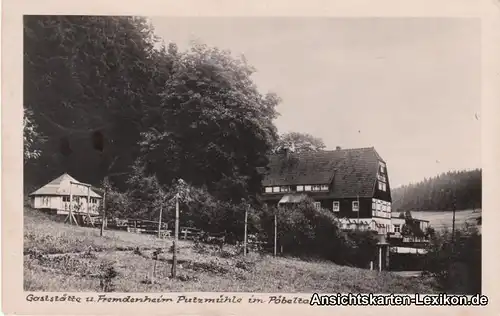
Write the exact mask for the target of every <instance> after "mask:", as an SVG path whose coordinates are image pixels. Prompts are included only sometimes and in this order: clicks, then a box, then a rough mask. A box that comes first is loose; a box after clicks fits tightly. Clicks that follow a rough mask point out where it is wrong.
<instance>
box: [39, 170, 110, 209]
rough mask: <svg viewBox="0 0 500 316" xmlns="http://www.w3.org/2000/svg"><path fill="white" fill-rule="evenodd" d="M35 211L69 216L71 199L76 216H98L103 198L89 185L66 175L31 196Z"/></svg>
mask: <svg viewBox="0 0 500 316" xmlns="http://www.w3.org/2000/svg"><path fill="white" fill-rule="evenodd" d="M29 196H30V200H31V206H32V207H33V208H34V209H39V210H43V211H49V212H51V213H56V214H68V213H69V210H70V199H71V197H72V198H73V201H72V211H73V212H74V213H76V214H78V213H82V214H90V215H98V214H99V207H100V205H101V203H102V197H101V196H100V195H99V194H97V193H95V192H94V191H93V190H92V189H91V187H90V186H89V185H88V184H85V183H82V182H80V181H77V180H76V179H75V178H73V177H71V176H70V175H69V174H67V173H65V174H63V175H61V176H59V177H58V178H56V179H54V180H52V181H51V182H49V183H47V184H46V185H44V186H43V187H41V188H39V189H38V190H36V191H35V192H33V193H31V194H30V195H29Z"/></svg>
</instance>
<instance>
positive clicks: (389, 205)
mask: <svg viewBox="0 0 500 316" xmlns="http://www.w3.org/2000/svg"><path fill="white" fill-rule="evenodd" d="M387 212H388V213H391V212H392V210H391V203H387Z"/></svg>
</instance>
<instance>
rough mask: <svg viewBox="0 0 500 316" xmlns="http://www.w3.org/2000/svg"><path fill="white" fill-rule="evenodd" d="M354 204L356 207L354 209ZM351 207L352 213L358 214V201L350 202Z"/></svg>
mask: <svg viewBox="0 0 500 316" xmlns="http://www.w3.org/2000/svg"><path fill="white" fill-rule="evenodd" d="M355 204H356V205H357V207H356V208H355V207H354V205H355ZM351 206H352V211H353V212H356V213H357V212H359V201H352V204H351Z"/></svg>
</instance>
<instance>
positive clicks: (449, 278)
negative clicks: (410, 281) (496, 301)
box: [424, 224, 482, 295]
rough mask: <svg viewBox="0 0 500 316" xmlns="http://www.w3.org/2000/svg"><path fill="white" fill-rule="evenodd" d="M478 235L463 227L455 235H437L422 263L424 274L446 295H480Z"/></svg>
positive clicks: (442, 233) (467, 226)
mask: <svg viewBox="0 0 500 316" xmlns="http://www.w3.org/2000/svg"><path fill="white" fill-rule="evenodd" d="M481 247H482V244H481V235H480V234H479V233H478V231H477V229H475V228H474V227H470V226H469V225H467V224H466V225H465V226H464V227H463V228H461V229H459V230H457V231H456V232H455V236H454V238H452V235H451V233H450V232H449V231H448V230H445V231H443V232H436V233H435V234H434V235H433V236H432V237H431V242H430V245H429V247H428V253H427V255H426V256H425V259H424V272H426V273H428V274H430V275H431V276H433V277H435V279H436V281H437V283H438V286H439V288H440V290H442V291H444V292H447V293H457V294H471V295H472V294H478V293H481Z"/></svg>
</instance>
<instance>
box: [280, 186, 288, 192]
mask: <svg viewBox="0 0 500 316" xmlns="http://www.w3.org/2000/svg"><path fill="white" fill-rule="evenodd" d="M280 192H284V193H286V192H290V186H288V185H282V186H280Z"/></svg>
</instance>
